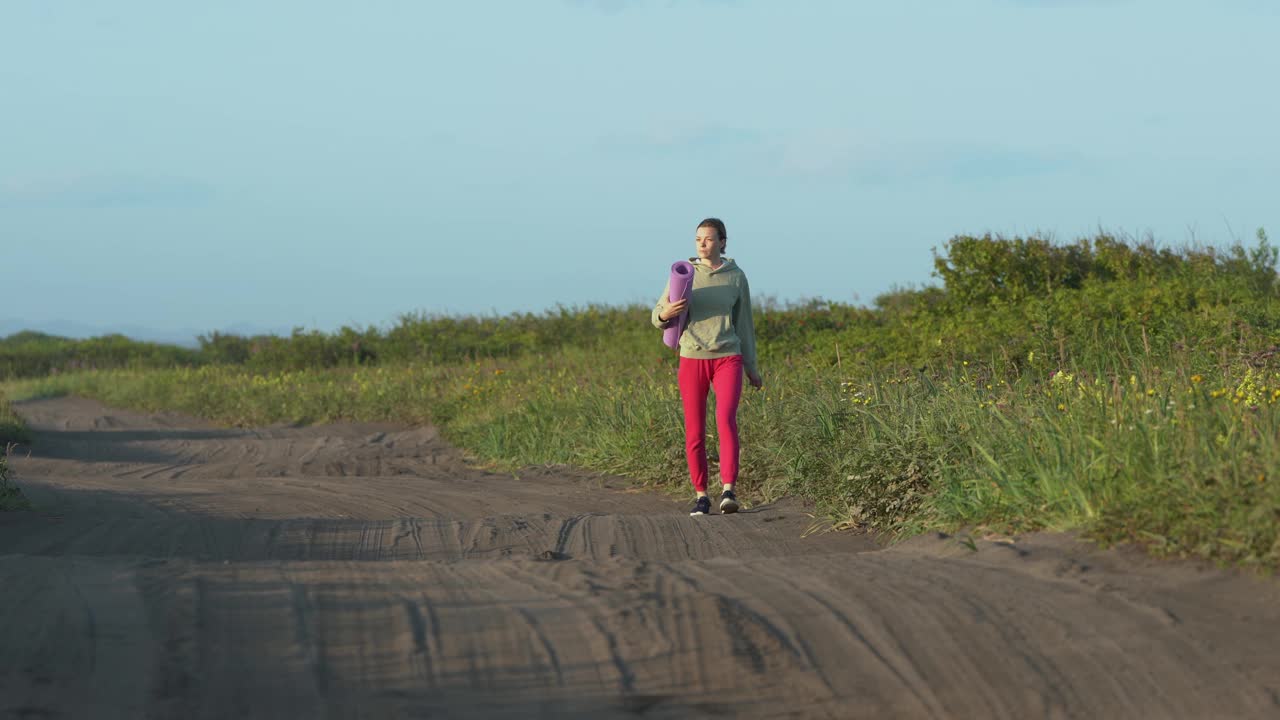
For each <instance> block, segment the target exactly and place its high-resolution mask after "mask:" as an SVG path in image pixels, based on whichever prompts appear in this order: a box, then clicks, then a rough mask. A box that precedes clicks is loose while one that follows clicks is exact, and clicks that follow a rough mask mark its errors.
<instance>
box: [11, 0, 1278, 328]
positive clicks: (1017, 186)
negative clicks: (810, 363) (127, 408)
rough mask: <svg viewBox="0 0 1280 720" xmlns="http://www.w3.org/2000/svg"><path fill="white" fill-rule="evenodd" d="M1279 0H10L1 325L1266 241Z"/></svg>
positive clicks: (846, 293) (397, 306)
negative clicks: (722, 240)
mask: <svg viewBox="0 0 1280 720" xmlns="http://www.w3.org/2000/svg"><path fill="white" fill-rule="evenodd" d="M1278 5H1280V4H1277V3H1274V2H1269V1H1264V0H1253V1H1250V0H1221V1H1219V2H1202V1H1194V2H1192V1H1182V2H1179V1H1178V0H1164V1H1162V2H1156V1H1152V2H1145V1H1142V0H1131V1H1129V0H1114V1H1106V0H1092V1H1088V0H1081V1H1077V2H1072V1H1071V0H1057V1H1051V0H1042V1H1034V0H986V1H983V0H947V1H946V2H942V1H941V0H939V1H937V2H919V1H913V0H900V1H898V2H883V1H880V2H852V1H846V2H785V3H784V2H764V1H759V2H751V1H749V0H741V1H733V0H688V1H686V2H679V1H675V0H652V1H645V0H546V1H545V2H534V1H532V0H524V1H518V0H509V1H507V2H487V1H485V0H475V1H472V2H456V1H455V2H427V1H423V2H410V1H408V0H400V1H395V2H393V1H391V0H369V1H368V2H361V3H355V2H323V1H320V0H308V1H306V2H301V1H293V0H273V1H272V2H249V1H246V0H224V1H222V2H217V3H207V2H194V1H186V2H175V1H173V0H164V1H160V0H120V1H119V2H113V3H100V2H88V1H81V2H75V1H73V0H63V1H60V2H48V1H47V0H0V138H3V141H2V142H0V248H2V249H3V262H2V263H0V285H2V286H3V288H4V292H3V298H4V300H3V302H4V305H3V306H0V323H4V327H6V328H8V329H10V330H12V329H14V326H15V325H16V326H24V327H47V328H54V329H58V328H60V327H68V326H69V324H77V327H82V328H84V329H85V331H86V332H88V331H90V330H101V331H106V330H113V329H122V328H124V329H130V330H133V331H137V332H139V333H140V334H141V333H142V332H143V331H144V330H145V331H155V332H156V333H170V334H173V333H177V334H179V335H181V334H182V333H189V332H203V331H207V330H211V329H216V328H236V327H240V328H244V327H251V328H289V327H292V326H294V325H301V326H306V327H318V328H322V329H330V328H335V327H337V326H339V325H342V324H355V325H367V324H379V325H382V324H386V323H389V322H392V321H394V319H395V318H396V316H397V315H398V314H399V313H402V312H408V311H417V310H424V311H430V312H454V313H491V312H499V313H506V312H511V311H516V310H522V311H523V310H531V311H540V310H543V309H546V308H548V307H552V306H554V305H556V304H557V303H564V304H568V305H574V304H582V303H588V302H601V303H609V304H614V303H626V302H632V301H644V302H649V301H650V300H651V299H652V298H653V297H656V295H657V294H658V292H660V291H661V289H662V281H663V279H664V277H665V272H666V267H667V266H668V265H669V264H670V263H671V262H672V261H673V260H674V259H677V258H680V257H685V256H687V255H689V254H690V253H691V251H692V237H693V233H694V226H695V225H696V224H697V222H698V220H700V219H701V218H703V217H705V216H708V215H716V216H719V217H721V218H723V219H724V220H725V222H726V224H727V225H728V229H729V255H730V256H733V257H735V258H737V259H738V261H739V262H740V264H741V265H742V266H743V267H744V268H745V269H746V270H747V272H748V274H749V276H750V278H751V282H752V289H753V292H754V293H755V294H756V295H774V296H776V297H778V298H781V299H797V298H802V297H825V298H830V299H834V300H842V301H860V302H869V301H870V300H871V299H872V298H874V296H875V295H876V294H878V293H880V292H883V291H885V290H887V289H889V288H890V287H891V286H894V285H899V286H901V285H912V284H919V283H925V282H929V281H930V269H931V256H930V249H931V248H933V247H940V246H941V245H942V244H943V243H944V242H945V241H946V240H947V239H948V238H949V237H951V236H952V235H955V234H961V233H983V232H987V231H991V232H999V233H1005V234H1026V233H1032V232H1042V233H1052V234H1053V235H1055V236H1056V237H1058V238H1060V239H1064V240H1066V239H1073V238H1075V237H1078V236H1080V235H1082V234H1087V233H1092V232H1094V231H1095V230H1097V229H1098V228H1100V227H1101V228H1105V229H1108V230H1110V231H1113V232H1123V233H1130V234H1135V235H1140V234H1145V233H1148V232H1150V233H1152V234H1154V235H1155V237H1156V238H1157V239H1158V240H1159V241H1162V242H1164V243H1167V244H1175V245H1176V244H1181V243H1185V242H1187V241H1189V240H1193V239H1194V240H1197V241H1199V242H1201V243H1212V244H1224V243H1227V242H1230V241H1231V239H1232V234H1233V233H1234V234H1235V235H1237V236H1239V237H1240V238H1242V239H1244V240H1246V241H1251V239H1252V235H1253V232H1254V230H1255V229H1256V228H1257V227H1259V226H1263V227H1267V228H1269V229H1273V232H1272V234H1273V235H1275V231H1274V228H1275V227H1277V226H1280V223H1277V197H1280V193H1277V190H1280V182H1277V181H1278V180H1280V140H1278V139H1277V133H1276V131H1275V129H1274V128H1275V125H1276V123H1277V118H1280V93H1278V92H1276V90H1275V86H1276V78H1277V77H1280V52H1277V51H1276V50H1275V42H1276V38H1277V37H1280V8H1278V7H1277V6H1278Z"/></svg>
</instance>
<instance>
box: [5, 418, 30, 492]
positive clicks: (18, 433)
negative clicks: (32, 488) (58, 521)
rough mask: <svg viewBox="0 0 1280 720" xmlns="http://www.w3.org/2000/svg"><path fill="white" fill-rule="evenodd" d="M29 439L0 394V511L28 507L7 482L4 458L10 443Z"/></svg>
mask: <svg viewBox="0 0 1280 720" xmlns="http://www.w3.org/2000/svg"><path fill="white" fill-rule="evenodd" d="M30 439H31V438H30V435H29V433H28V432H27V427H26V425H25V424H23V422H22V419H21V418H19V417H18V416H17V415H15V414H14V413H13V409H12V408H11V407H9V401H8V400H7V399H5V397H4V395H3V394H0V511H5V510H21V509H25V508H27V507H29V505H28V503H27V499H26V498H25V497H23V495H22V491H21V490H19V489H18V488H17V486H15V485H14V484H13V483H11V482H10V481H9V466H8V464H7V462H6V456H7V455H8V448H9V446H10V444H11V443H25V442H30Z"/></svg>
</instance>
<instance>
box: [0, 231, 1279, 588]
mask: <svg viewBox="0 0 1280 720" xmlns="http://www.w3.org/2000/svg"><path fill="white" fill-rule="evenodd" d="M1257 240H1258V242H1257V245H1256V247H1253V248H1245V247H1243V246H1240V245H1235V246H1233V247H1231V248H1227V249H1225V250H1215V249H1212V248H1198V249H1197V248H1184V249H1181V250H1173V249H1168V248H1159V247H1156V246H1155V245H1154V244H1152V243H1139V244H1133V243H1127V242H1124V241H1122V240H1117V239H1116V238H1113V237H1110V236H1106V235H1101V236H1098V237H1096V238H1092V239H1082V240H1080V241H1078V242H1076V243H1073V244H1068V245H1056V244H1054V243H1050V242H1048V241H1047V240H1044V239H1039V238H1014V239H1003V238H993V237H990V236H984V237H981V238H978V237H966V236H960V237H956V238H953V239H952V240H951V241H950V242H948V243H947V245H946V248H945V252H944V253H942V254H935V257H934V269H935V275H936V276H937V277H939V278H941V280H942V281H943V286H942V287H926V288H921V289H918V290H901V291H895V292H891V293H888V294H886V295H883V296H881V297H879V298H877V299H876V301H875V304H874V307H871V308H855V307H851V306H848V305H839V304H835V303H824V302H821V301H815V302H812V303H806V304H802V305H798V306H790V307H787V308H777V307H776V306H770V304H769V303H761V307H760V311H759V312H758V313H757V314H756V329H757V336H758V340H759V346H760V359H761V363H762V365H763V367H764V369H765V372H766V378H765V380H766V385H767V387H766V389H765V390H764V391H763V392H759V393H756V392H752V391H750V390H748V391H747V392H746V394H745V397H744V400H743V403H742V408H741V412H740V420H741V424H742V428H743V440H744V454H743V457H742V477H741V478H740V488H741V490H742V491H743V494H744V496H745V497H747V498H748V499H754V500H762V499H769V498H772V497H776V496H778V495H782V494H791V495H798V496H801V497H805V498H809V499H811V500H813V501H814V502H815V503H816V504H817V506H818V507H819V508H821V510H822V512H824V513H825V514H826V515H827V516H828V517H829V518H830V519H831V520H832V521H833V522H834V523H836V524H838V525H858V526H866V527H872V528H875V529H877V530H881V531H885V532H888V533H895V534H903V533H911V532H916V531H920V530H923V529H926V528H938V529H955V528H958V527H962V526H963V527H975V526H976V527H983V526H985V527H989V528H992V529H995V530H1001V531H1018V530H1030V529H1036V528H1051V529H1065V528H1076V529H1083V530H1085V531H1086V532H1089V533H1092V534H1093V535H1094V536H1096V537H1099V538H1101V539H1104V540H1132V541H1137V542H1141V543H1143V544H1145V545H1146V546H1148V547H1149V548H1151V549H1152V550H1153V551H1155V552H1160V553H1169V554H1178V555H1195V556H1200V557H1206V558H1213V559H1216V560H1220V561H1223V562H1234V563H1241V564H1257V565H1263V566H1268V567H1275V566H1277V565H1280V513H1278V512H1277V508H1280V479H1278V478H1277V477H1276V474H1277V473H1276V470H1275V469H1276V468H1278V467H1280V441H1278V440H1277V436H1278V433H1277V431H1280V427H1277V422H1278V420H1277V412H1278V411H1280V389H1277V388H1278V387H1280V276H1278V275H1277V273H1276V266H1277V261H1278V258H1280V250H1277V248H1275V247H1272V246H1271V245H1270V243H1269V240H1268V238H1267V236H1266V234H1265V232H1263V231H1261V230H1259V231H1258V233H1257ZM647 315H648V310H647V309H646V308H642V307H631V308H598V307H589V308H584V309H580V310H566V309H561V310H559V311H557V312H549V313H546V314H544V315H540V316H538V315H528V314H526V315H511V316H507V317H492V318H448V317H406V318H403V319H402V322H401V323H400V325H398V326H396V327H394V328H392V329H390V330H388V331H386V332H382V331H377V330H372V329H371V330H366V331H361V332H356V331H353V330H349V329H345V328H344V329H343V330H341V331H339V332H336V333H332V334H325V333H315V332H313V333H305V332H295V333H294V335H293V336H291V337H289V338H238V337H234V336H214V337H211V338H205V339H203V340H202V348H201V350H200V354H199V356H198V358H196V359H195V360H193V361H191V362H189V363H186V364H185V365H183V366H179V367H171V366H169V365H166V363H168V364H170V365H171V364H172V363H177V362H179V360H178V359H175V358H176V356H174V357H170V356H169V355H165V354H164V353H161V352H160V351H159V350H157V349H137V350H136V352H135V351H133V350H130V351H127V352H126V349H122V348H123V346H118V344H116V343H107V344H106V345H104V346H102V347H99V345H97V344H94V345H85V346H82V345H68V346H66V347H65V348H64V347H63V346H61V345H57V344H56V343H53V344H51V342H52V341H50V340H49V339H48V338H42V337H34V338H33V337H30V336H19V337H18V339H17V340H14V339H12V338H11V339H10V340H9V341H7V342H6V343H0V378H5V377H7V378H17V377H24V376H27V375H29V374H32V373H37V374H38V373H41V372H43V371H41V370H40V369H41V368H44V367H48V368H49V369H50V370H49V372H52V371H53V370H59V371H61V370H67V369H73V368H85V367H97V368H105V367H117V368H121V367H123V368H127V369H116V370H97V371H90V372H83V371H76V372H66V373H64V374H53V375H49V376H46V377H43V378H40V379H32V380H24V381H14V382H10V383H9V384H8V385H7V387H9V388H10V389H11V390H13V391H15V392H16V393H19V395H12V396H13V397H18V396H22V397H28V396H34V395H40V394H53V393H65V392H71V393H77V394H81V395H86V396H90V397H96V398H99V399H101V400H103V401H105V402H107V403H110V404H113V405H119V406H127V407H133V408H141V409H171V408H172V409H181V410H185V411H187V412H191V413H193V414H198V415H202V416H205V417H208V418H211V419H214V420H218V421H222V422H224V423H228V424H239V425H256V424H262V423H270V422H279V421H289V422H320V421H326V420H338V419H358V420H394V421H400V422H407V423H423V422H431V423H434V424H436V425H438V426H439V427H440V428H441V429H442V430H443V431H444V432H445V433H446V435H447V436H448V437H449V438H450V439H451V440H452V441H453V442H454V443H455V444H457V445H458V446H460V447H462V448H464V449H465V450H467V451H469V452H470V453H472V454H473V455H474V456H475V457H477V458H481V459H483V460H486V461H488V462H492V463H495V464H499V465H507V466H515V465H523V464H541V463H567V464H572V465H577V466H581V467H585V468H591V469H596V470H601V471H606V472H612V473H618V474H623V475H627V476H630V477H633V478H636V479H638V480H640V481H643V482H645V483H649V484H651V485H654V486H658V487H664V488H668V489H671V490H673V491H681V492H687V487H686V482H687V481H686V480H685V474H686V473H685V465H684V458H683V454H682V447H683V431H682V427H681V425H682V423H681V412H680V405H679V402H678V399H677V391H676V385H675V367H676V361H675V358H674V357H673V356H672V355H671V354H670V353H669V352H666V351H665V350H664V349H663V348H662V346H661V345H660V344H659V343H658V341H657V333H656V331H655V330H654V329H653V328H652V327H650V326H649V324H648V322H647V319H646V317H647ZM6 347H7V349H6ZM108 350H109V351H110V352H108ZM6 353H8V354H7V355H6ZM113 353H114V354H113ZM131 353H132V354H131ZM135 355H136V357H135ZM64 356H65V357H72V356H73V359H74V360H75V361H76V363H81V361H82V360H83V359H84V358H90V359H93V358H97V359H93V362H92V363H90V364H89V365H87V366H86V365H84V364H68V362H67V361H65V357H64ZM6 357H8V358H9V360H5V359H4V358H6ZM108 361H109V362H110V363H115V365H109V364H108ZM6 362H7V363H8V365H6V364H5V363H6ZM5 367H9V368H10V369H9V370H5V369H4V368H5ZM6 373H7V374H6ZM714 445H715V441H714V437H712V438H711V442H710V447H711V451H712V455H713V456H714V454H715V449H714Z"/></svg>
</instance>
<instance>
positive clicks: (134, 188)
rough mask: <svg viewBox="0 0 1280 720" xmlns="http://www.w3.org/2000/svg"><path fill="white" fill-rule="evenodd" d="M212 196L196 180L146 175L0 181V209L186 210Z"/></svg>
mask: <svg viewBox="0 0 1280 720" xmlns="http://www.w3.org/2000/svg"><path fill="white" fill-rule="evenodd" d="M213 196H214V191H213V188H212V187H211V186H209V185H208V184H206V183H204V182H201V181H199V180H193V179H190V178H181V177H168V176H149V175H78V176H69V177H61V178H31V179H10V180H7V181H4V182H0V207H6V208H112V207H189V206H195V205H203V204H205V203H207V202H209V201H210V200H211V199H212V198H213Z"/></svg>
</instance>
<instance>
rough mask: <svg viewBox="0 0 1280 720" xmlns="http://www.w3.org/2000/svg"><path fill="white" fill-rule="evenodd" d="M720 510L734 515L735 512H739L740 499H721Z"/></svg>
mask: <svg viewBox="0 0 1280 720" xmlns="http://www.w3.org/2000/svg"><path fill="white" fill-rule="evenodd" d="M720 512H722V513H724V514H725V515H732V514H733V513H736V512H738V501H737V500H721V501H720Z"/></svg>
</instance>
